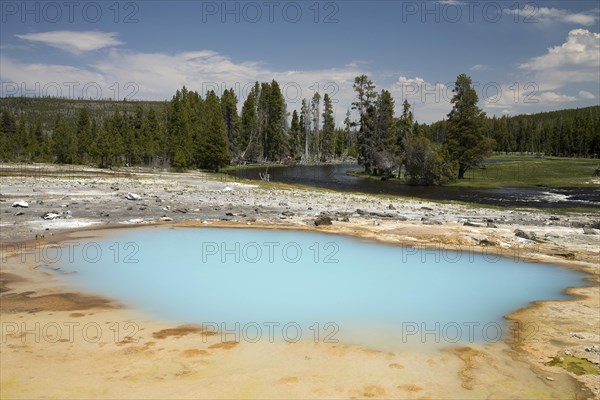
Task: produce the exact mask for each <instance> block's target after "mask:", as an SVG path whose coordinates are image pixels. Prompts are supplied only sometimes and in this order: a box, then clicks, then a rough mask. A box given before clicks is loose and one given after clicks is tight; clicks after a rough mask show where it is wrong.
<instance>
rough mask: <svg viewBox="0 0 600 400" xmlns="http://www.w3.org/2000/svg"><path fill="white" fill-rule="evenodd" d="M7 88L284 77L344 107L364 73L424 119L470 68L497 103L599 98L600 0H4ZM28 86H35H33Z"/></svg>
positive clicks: (242, 90) (111, 93)
mask: <svg viewBox="0 0 600 400" xmlns="http://www.w3.org/2000/svg"><path fill="white" fill-rule="evenodd" d="M0 7H1V8H0V12H1V15H0V21H1V25H0V51H1V58H0V80H1V83H2V87H1V93H0V95H2V96H10V95H18V94H27V95H32V96H35V95H38V96H39V95H47V94H48V95H56V94H61V95H63V96H66V97H91V98H97V97H103V98H108V97H118V98H123V97H128V98H131V99H137V100H146V99H148V100H163V99H169V98H170V97H171V96H172V95H173V93H174V92H175V90H176V89H178V88H180V87H181V86H182V85H186V86H187V87H188V88H190V89H192V90H198V91H201V92H204V91H206V90H208V89H215V90H217V92H220V91H222V90H224V89H225V88H229V87H232V88H234V89H235V90H236V92H238V97H239V98H240V103H241V101H242V100H243V99H244V97H245V94H246V93H247V90H248V88H249V87H250V85H251V84H252V83H253V82H254V81H255V80H259V81H270V80H271V79H277V80H278V81H279V82H280V84H281V85H282V87H283V88H284V89H285V91H284V95H285V96H286V98H287V100H288V110H289V111H291V110H293V109H298V108H299V107H300V100H301V98H310V97H312V95H313V94H314V92H315V91H316V90H319V91H320V92H321V94H323V93H325V92H328V93H329V94H330V95H331V96H332V97H333V99H334V101H335V105H334V106H335V109H336V119H337V122H338V124H340V123H341V122H342V119H343V114H344V113H345V111H346V109H347V108H348V107H349V106H350V103H351V102H352V100H353V96H354V93H353V90H352V83H353V79H354V77H355V76H356V75H359V74H362V73H365V74H367V75H368V76H369V77H370V78H371V79H372V80H373V81H374V82H375V84H376V85H377V89H378V90H381V89H386V90H390V91H391V92H392V94H393V95H394V98H395V99H396V104H397V109H399V108H400V104H401V103H402V101H403V100H404V99H405V98H406V99H408V101H409V102H411V103H412V104H413V105H414V108H415V110H416V116H417V119H418V120H419V121H420V122H432V121H436V120H439V119H441V118H443V117H444V116H445V115H446V114H447V113H448V112H449V111H450V108H451V104H450V103H449V98H450V97H451V89H452V86H451V84H452V82H453V81H454V80H455V79H456V76H457V75H458V74H460V73H467V74H469V75H470V76H471V77H472V78H473V81H474V82H475V84H476V89H477V90H478V94H479V97H480V101H481V102H480V106H481V107H482V108H483V109H484V110H485V111H486V112H487V113H488V114H495V115H502V114H509V115H515V114H522V113H532V112H538V111H547V110H556V109H561V108H573V107H583V106H589V105H597V104H599V103H598V99H599V97H600V72H599V71H600V26H599V24H600V22H599V17H600V2H598V1H537V2H536V1H529V2H525V1H484V0H479V1H468V0H464V1H459V0H440V1H427V2H421V1H321V2H316V1H256V2H252V1H251V2H222V1H216V2H213V1H169V2H166V1H130V2H127V1H124V2H120V3H118V5H116V3H115V2H113V1H95V2H94V1H74V2H71V3H68V2H62V1H58V2H49V3H48V2H21V1H3V2H1V3H0ZM24 89H25V90H24ZM25 92H26V93H25Z"/></svg>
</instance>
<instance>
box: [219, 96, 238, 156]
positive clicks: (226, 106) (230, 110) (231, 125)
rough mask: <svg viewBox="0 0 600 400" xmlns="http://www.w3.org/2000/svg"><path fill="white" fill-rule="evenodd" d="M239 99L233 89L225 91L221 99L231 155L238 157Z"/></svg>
mask: <svg viewBox="0 0 600 400" xmlns="http://www.w3.org/2000/svg"><path fill="white" fill-rule="evenodd" d="M237 101H238V100H237V97H236V95H235V93H234V91H233V89H229V90H225V92H223V96H222V98H221V106H222V108H223V119H224V120H225V130H226V131H227V140H228V142H229V153H230V154H232V155H234V156H236V157H237V155H238V154H239V153H240V148H241V143H240V142H241V141H240V133H239V130H240V117H239V115H238V112H237Z"/></svg>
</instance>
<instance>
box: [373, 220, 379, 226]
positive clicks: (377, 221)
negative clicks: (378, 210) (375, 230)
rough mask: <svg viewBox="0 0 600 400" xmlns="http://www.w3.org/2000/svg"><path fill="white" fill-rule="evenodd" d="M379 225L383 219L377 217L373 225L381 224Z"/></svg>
mask: <svg viewBox="0 0 600 400" xmlns="http://www.w3.org/2000/svg"><path fill="white" fill-rule="evenodd" d="M379 225H381V220H378V219H376V220H374V221H373V226H379Z"/></svg>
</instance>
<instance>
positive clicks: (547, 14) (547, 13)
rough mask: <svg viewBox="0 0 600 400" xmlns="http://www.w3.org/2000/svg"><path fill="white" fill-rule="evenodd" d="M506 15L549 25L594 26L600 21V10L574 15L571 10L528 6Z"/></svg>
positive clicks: (509, 11) (508, 10) (508, 12)
mask: <svg viewBox="0 0 600 400" xmlns="http://www.w3.org/2000/svg"><path fill="white" fill-rule="evenodd" d="M504 13H506V15H515V13H516V14H517V15H518V16H519V17H520V18H522V19H524V20H525V21H529V22H538V23H542V24H548V23H564V24H576V25H584V26H592V25H594V24H595V23H596V21H597V20H598V10H597V9H594V10H590V11H588V12H580V13H573V12H571V11H569V10H561V9H558V8H553V7H538V6H537V5H536V6H533V5H530V4H526V5H525V6H523V8H520V9H518V10H515V9H505V10H504Z"/></svg>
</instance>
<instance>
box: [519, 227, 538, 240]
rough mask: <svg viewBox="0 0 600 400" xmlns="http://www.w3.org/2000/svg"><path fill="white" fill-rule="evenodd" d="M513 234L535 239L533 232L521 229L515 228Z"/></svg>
mask: <svg viewBox="0 0 600 400" xmlns="http://www.w3.org/2000/svg"><path fill="white" fill-rule="evenodd" d="M515 236H516V237H520V238H523V239H528V240H535V238H536V236H535V233H534V232H529V233H527V232H525V231H522V230H521V229H515Z"/></svg>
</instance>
